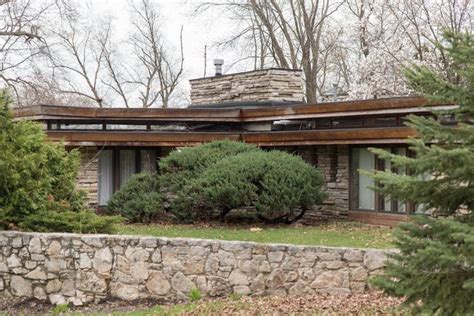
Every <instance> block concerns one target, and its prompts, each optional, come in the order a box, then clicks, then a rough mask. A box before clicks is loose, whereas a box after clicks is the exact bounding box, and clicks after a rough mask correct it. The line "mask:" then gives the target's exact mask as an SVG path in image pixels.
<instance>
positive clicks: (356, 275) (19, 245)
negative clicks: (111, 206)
mask: <svg viewBox="0 0 474 316" xmlns="http://www.w3.org/2000/svg"><path fill="white" fill-rule="evenodd" d="M0 246H1V253H0V295H5V296H9V295H13V296H16V297H34V298H37V299H40V300H49V301H50V302H52V303H54V304H62V303H72V304H74V305H84V304H87V303H89V302H97V301H100V300H103V299H106V298H109V297H118V298H121V299H124V300H134V299H139V298H166V299H171V300H185V299H186V298H187V296H188V293H189V291H190V290H192V289H195V288H197V289H199V290H200V292H201V293H202V295H203V296H204V297H206V296H207V297H217V296H225V295H229V294H230V293H236V294H241V295H287V294H310V293H314V292H324V293H334V294H350V293H360V292H364V291H366V290H367V289H368V287H367V278H368V276H370V275H375V274H380V273H382V272H383V268H384V264H385V260H386V251H381V250H368V249H350V248H330V247H303V246H291V245H263V244H256V243H246V242H230V241H217V240H216V241H213V240H198V239H171V238H154V237H139V236H119V235H77V234H41V233H21V232H13V231H3V232H0Z"/></svg>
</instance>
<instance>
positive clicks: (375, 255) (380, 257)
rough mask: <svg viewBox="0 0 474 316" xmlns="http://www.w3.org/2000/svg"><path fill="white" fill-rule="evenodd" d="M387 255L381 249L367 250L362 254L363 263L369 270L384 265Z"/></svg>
mask: <svg viewBox="0 0 474 316" xmlns="http://www.w3.org/2000/svg"><path fill="white" fill-rule="evenodd" d="M386 261H387V255H386V254H385V253H383V252H382V251H374V250H368V251H367V252H366V253H365V256H364V265H365V266H366V267H367V269H368V270H369V271H372V270H377V269H381V268H384V267H385V262H386Z"/></svg>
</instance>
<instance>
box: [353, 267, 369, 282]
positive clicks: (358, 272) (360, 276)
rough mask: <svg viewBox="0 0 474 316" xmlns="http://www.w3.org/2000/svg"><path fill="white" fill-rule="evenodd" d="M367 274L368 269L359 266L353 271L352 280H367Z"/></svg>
mask: <svg viewBox="0 0 474 316" xmlns="http://www.w3.org/2000/svg"><path fill="white" fill-rule="evenodd" d="M367 276H368V273H367V270H366V269H364V268H363V267H358V268H355V269H353V270H352V271H351V280H353V281H365V280H367Z"/></svg>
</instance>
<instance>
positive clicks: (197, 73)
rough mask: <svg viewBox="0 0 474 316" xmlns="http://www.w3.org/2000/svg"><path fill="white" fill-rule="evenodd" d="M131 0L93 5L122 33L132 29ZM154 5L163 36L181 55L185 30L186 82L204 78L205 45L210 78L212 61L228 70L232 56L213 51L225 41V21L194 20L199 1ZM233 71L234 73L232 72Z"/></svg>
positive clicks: (106, 0) (169, 0) (100, 0)
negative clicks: (219, 60)
mask: <svg viewBox="0 0 474 316" xmlns="http://www.w3.org/2000/svg"><path fill="white" fill-rule="evenodd" d="M129 1H130V0H94V1H91V5H92V7H93V9H94V10H95V11H96V13H97V14H98V15H112V16H113V17H115V19H116V20H115V21H114V22H115V29H116V31H117V32H118V33H119V34H120V33H124V32H126V31H127V28H129V27H130V21H129V17H128V14H129V5H128V3H129ZM152 1H155V2H156V3H157V4H158V5H159V8H160V9H161V10H160V11H161V15H162V16H163V32H164V36H165V37H166V40H167V41H169V42H170V44H171V46H172V49H174V50H176V51H179V32H180V28H181V25H182V26H183V27H184V29H183V44H184V58H185V61H184V62H185V64H184V68H185V78H184V79H186V80H188V79H192V78H198V77H202V76H203V74H204V57H203V56H204V45H208V50H207V75H210V74H213V73H214V66H213V60H214V59H215V58H224V59H225V60H226V62H228V63H226V64H227V67H224V71H225V70H227V69H228V67H229V65H230V61H231V59H232V54H231V53H230V52H228V53H227V54H226V52H224V51H218V50H217V49H216V48H214V47H211V45H212V44H213V43H215V41H217V40H218V39H220V38H222V37H223V36H224V35H225V33H226V31H228V30H229V26H227V25H225V24H224V23H225V21H223V20H224V19H222V20H219V21H216V20H215V19H216V18H218V16H216V15H214V14H210V13H209V14H206V16H205V17H204V16H203V17H200V18H197V17H193V16H192V15H191V12H192V9H193V7H195V5H196V4H198V3H199V0H152ZM232 71H234V69H232Z"/></svg>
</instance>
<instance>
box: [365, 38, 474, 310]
mask: <svg viewBox="0 0 474 316" xmlns="http://www.w3.org/2000/svg"><path fill="white" fill-rule="evenodd" d="M473 44H474V37H473V35H472V34H459V33H458V34H456V33H446V34H445V38H444V40H443V44H438V45H439V46H440V47H441V49H442V50H443V52H444V53H445V54H446V56H447V57H449V59H448V61H449V62H450V63H451V65H452V70H453V72H454V73H455V76H454V78H451V79H452V80H449V81H448V80H446V79H444V78H443V74H438V73H436V72H434V71H432V70H430V69H428V68H426V67H415V68H414V69H412V70H408V71H407V77H408V79H409V81H410V83H411V84H412V86H413V87H414V88H415V89H416V90H417V91H419V92H422V93H424V94H425V95H426V96H427V97H428V98H429V99H431V100H434V101H440V102H443V103H447V104H456V105H458V106H459V108H457V109H454V110H449V111H443V112H439V113H435V115H436V116H439V115H453V116H454V117H455V118H456V120H457V122H458V124H457V126H456V127H451V126H445V125H442V124H441V123H440V122H439V121H438V120H436V117H415V116H413V117H411V119H410V122H409V126H411V127H412V128H414V129H415V130H416V131H417V134H418V137H417V138H414V139H412V140H411V141H410V148H411V150H413V151H414V152H415V154H416V157H415V158H410V157H402V156H397V155H392V154H391V153H389V152H387V151H384V150H374V152H375V153H377V154H378V155H379V156H380V157H381V158H383V159H390V160H391V161H392V163H393V165H394V166H395V168H404V169H405V170H407V174H408V175H397V174H395V173H391V172H375V174H372V176H373V178H374V179H375V180H376V181H377V182H379V183H380V184H381V185H382V186H381V187H379V188H376V190H378V191H379V192H381V193H383V194H386V195H387V196H390V197H392V198H394V199H399V200H408V201H412V202H414V203H417V204H423V205H424V206H425V208H426V209H429V210H431V211H432V213H433V215H437V216H440V218H432V217H428V216H418V217H413V218H412V221H411V222H409V223H406V224H403V225H401V226H400V228H399V229H398V231H397V234H396V242H395V244H396V246H397V247H398V248H399V249H400V253H399V254H396V255H394V256H393V259H394V260H393V261H391V262H390V263H389V264H388V267H387V270H386V275H385V276H383V277H379V278H377V279H375V280H374V283H375V284H376V285H378V286H380V287H381V288H383V289H384V290H385V291H386V292H387V293H389V294H392V295H395V296H399V297H405V298H406V300H405V304H406V305H407V306H409V307H410V308H413V309H414V311H415V312H421V313H426V314H437V315H468V314H472V313H474V300H473V297H474V215H473V211H474V93H473V92H474V45H473ZM427 174H429V175H431V177H429V179H428V178H426V177H424V175H427Z"/></svg>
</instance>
